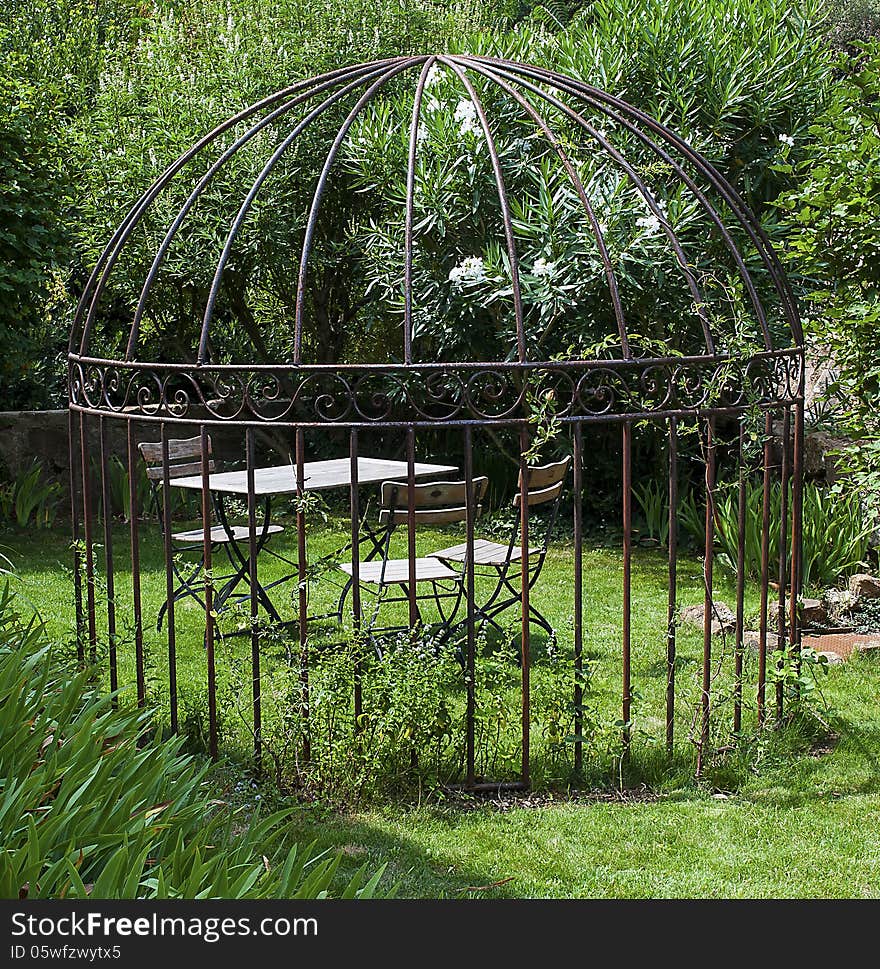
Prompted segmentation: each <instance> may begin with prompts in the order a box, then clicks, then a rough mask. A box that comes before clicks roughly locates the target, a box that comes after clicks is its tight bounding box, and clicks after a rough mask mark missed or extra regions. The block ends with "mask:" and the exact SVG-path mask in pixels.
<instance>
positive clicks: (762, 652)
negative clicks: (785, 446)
mask: <svg viewBox="0 0 880 969" xmlns="http://www.w3.org/2000/svg"><path fill="white" fill-rule="evenodd" d="M772 433H773V415H772V413H771V412H770V411H768V412H767V415H766V417H765V418H764V482H763V497H762V509H761V617H760V626H759V631H758V726H759V727H760V726H762V725H763V723H764V717H765V713H766V711H765V707H766V702H767V696H766V695H767V618H768V598H769V588H770V446H771V436H772Z"/></svg>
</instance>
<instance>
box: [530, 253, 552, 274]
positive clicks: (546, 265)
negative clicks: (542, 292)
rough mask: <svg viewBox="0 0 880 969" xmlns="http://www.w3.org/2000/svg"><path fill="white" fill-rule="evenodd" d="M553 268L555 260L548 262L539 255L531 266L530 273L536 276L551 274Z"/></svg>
mask: <svg viewBox="0 0 880 969" xmlns="http://www.w3.org/2000/svg"><path fill="white" fill-rule="evenodd" d="M555 270H556V263H555V262H548V261H547V260H546V259H545V258H544V257H543V256H540V257H539V258H538V259H536V260H535V264H534V265H533V266H532V275H533V276H538V277H543V276H552V275H553V273H554V272H555Z"/></svg>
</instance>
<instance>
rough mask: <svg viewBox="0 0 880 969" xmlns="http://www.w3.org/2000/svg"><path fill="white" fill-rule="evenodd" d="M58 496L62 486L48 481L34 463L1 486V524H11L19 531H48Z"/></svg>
mask: <svg viewBox="0 0 880 969" xmlns="http://www.w3.org/2000/svg"><path fill="white" fill-rule="evenodd" d="M60 495H61V485H59V484H58V482H57V481H48V480H47V479H46V477H45V473H44V471H43V468H42V467H41V465H40V464H39V463H38V462H37V461H34V462H33V464H32V465H31V466H30V468H28V469H27V470H26V471H23V472H22V473H21V474H19V475H18V476H17V477H15V478H14V479H13V480H12V481H8V482H6V483H4V484H0V524H2V523H5V522H6V521H10V522H11V521H14V522H15V524H16V525H18V527H19V528H26V527H28V526H29V525H30V526H33V527H35V528H50V527H51V526H52V524H53V523H54V521H55V516H56V514H57V512H58V502H59V498H60Z"/></svg>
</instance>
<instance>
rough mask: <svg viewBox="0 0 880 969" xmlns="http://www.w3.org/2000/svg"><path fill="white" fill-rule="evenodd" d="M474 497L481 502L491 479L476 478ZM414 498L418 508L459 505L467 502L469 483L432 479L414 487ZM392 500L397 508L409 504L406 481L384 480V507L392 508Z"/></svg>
mask: <svg viewBox="0 0 880 969" xmlns="http://www.w3.org/2000/svg"><path fill="white" fill-rule="evenodd" d="M473 481H474V498H475V500H476V501H477V503H479V502H481V501H482V500H483V498H484V497H485V495H486V489H487V488H488V487H489V479H488V478H485V477H480V478H474V479H473ZM413 499H414V503H415V507H416V508H447V507H458V506H461V505H464V504H465V503H466V502H467V483H466V482H464V481H431V482H428V483H426V484H417V485H416V486H415V487H414V488H413ZM392 502H393V503H394V506H395V507H396V508H400V507H404V508H406V507H407V506H408V504H409V486H408V485H407V484H406V482H400V481H384V482H382V507H383V508H390V507H391V504H392Z"/></svg>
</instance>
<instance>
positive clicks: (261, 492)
mask: <svg viewBox="0 0 880 969" xmlns="http://www.w3.org/2000/svg"><path fill="white" fill-rule="evenodd" d="M357 471H358V484H359V485H367V484H378V483H380V482H382V481H406V480H407V475H408V465H407V462H406V461H386V460H385V459H383V458H358V459H357ZM413 471H414V475H415V477H416V478H432V477H437V476H438V475H442V474H448V473H450V472H457V471H458V469H457V468H455V467H454V466H452V465H448V464H415V465H414V466H413ZM169 484H170V485H171V486H172V487H173V488H184V489H187V490H190V491H201V490H202V476H201V475H200V474H195V475H190V476H188V477H184V478H172V479H171V480H170V481H169ZM351 484H352V475H351V460H350V459H349V458H332V459H330V460H327V461H306V462H305V463H304V465H303V490H304V491H307V492H308V491H330V490H332V489H334V488H348V489H350V488H351ZM208 490H209V491H211V492H212V493H213V494H214V495H216V497H217V502H216V508H217V518H218V519H219V521H220V524H221V525H222V527H223V530H224V531H225V533H226V536H227V538H228V540H229V543H228V547H229V550H230V551H231V552H232V556H234V558H235V560H237V561H238V568H237V569H236V572H235V574H234V575H232V576H231V577H230V578H229V580H228V581H227V582H226V584H225V585H224V586H223V588H222V589H221V590H219V592H218V593H217V594H216V596H215V598H214V609H215V611H217V612H220V611H221V610H222V609H223V607H224V605H225V603H226V602H228V601H229V598H230V596H232V594H233V592H234V591H235V589H236V588H237V586H238V585H239V583H240V582H242V581H245V580H247V578H248V572H249V563H250V535H248V542H247V545H246V546H245V547H242V545H243V544H244V543H241V544H240V540H239V539H237V538H236V533H235V530H234V529H233V528H232V526H231V525H230V524H229V516H228V514H227V511H226V507H225V503H224V497H225V496H229V495H236V496H242V495H244V496H247V494H248V473H247V471H218V472H215V473H214V474H211V475H210V476H209V477H208ZM296 491H297V476H296V469H295V468H294V467H293V466H292V465H290V464H282V465H274V466H272V467H266V468H255V469H254V494H255V495H256V496H257V497H258V498H261V499H262V503H263V521H262V523H261V524H259V525H258V526H257V528H256V530H255V532H256V535H255V538H256V553H257V554H259V552H260V550H261V549H262V548H263V546H264V545H265V544H266V542H267V541H268V540H269V538H270V534H269V525H270V524H271V519H272V499H273V498H274V497H276V496H280V495H291V494H295V493H296ZM367 539H369V540H371V541H373V542H374V541H375V536H374V535H373V533H372V531H368V532H367ZM346 547H348V546H346ZM285 561H287V560H285ZM291 564H292V563H291ZM233 565H234V563H233ZM294 578H296V576H295V575H291V576H288V577H286V578H285V580H283V581H290V580H293V579H294ZM277 584H279V582H278V581H276V582H273V583H271V585H273V586H274V585H277ZM257 596H258V598H259V601H260V602H261V603H262V605H263V608H264V609H265V610H266V612H267V613H269V615H270V616H271V617H272V618H273V619H274V620H275V621H276V622H279V623H283V622H284V620H283V619H282V618H281V616H280V615H279V613H278V611H277V609H276V608H275V606H274V605H273V604H272V601H271V600H270V598H269V595H268V592H267V591H266V589H265V588H264V587H263V586H262V585H261V584H260V583H259V582H258V583H257Z"/></svg>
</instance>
